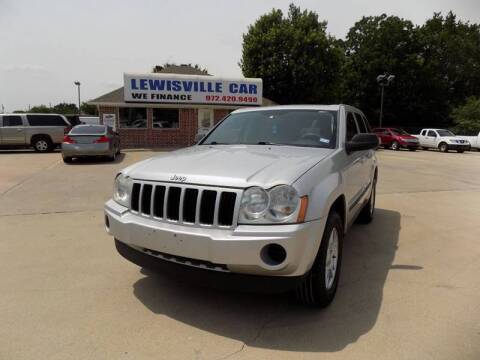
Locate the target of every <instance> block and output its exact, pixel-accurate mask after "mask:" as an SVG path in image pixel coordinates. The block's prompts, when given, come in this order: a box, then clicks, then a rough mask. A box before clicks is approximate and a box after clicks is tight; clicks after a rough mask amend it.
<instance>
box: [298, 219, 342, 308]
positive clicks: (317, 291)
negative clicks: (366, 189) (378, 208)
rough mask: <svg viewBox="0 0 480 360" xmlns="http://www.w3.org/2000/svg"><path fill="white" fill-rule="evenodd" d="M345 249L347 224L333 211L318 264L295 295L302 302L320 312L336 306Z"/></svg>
mask: <svg viewBox="0 0 480 360" xmlns="http://www.w3.org/2000/svg"><path fill="white" fill-rule="evenodd" d="M335 244H336V246H335ZM342 247H343V222H342V219H341V218H340V216H339V215H338V214H337V213H336V212H335V211H331V212H330V214H329V215H328V219H327V223H326V225H325V230H324V232H323V236H322V242H321V243H320V249H319V250H318V254H317V257H316V259H315V262H314V263H313V265H312V268H311V269H310V271H309V272H308V273H307V275H306V276H305V278H304V279H303V281H302V283H300V284H299V285H298V287H297V289H296V291H295V295H296V298H297V301H298V302H300V303H302V304H305V305H310V306H315V307H319V308H324V307H327V306H328V305H329V304H330V303H331V302H332V300H333V298H334V297H335V293H336V292H337V285H338V280H339V278H340V268H341V265H342ZM332 271H333V276H332Z"/></svg>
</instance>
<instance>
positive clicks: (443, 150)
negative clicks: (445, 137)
mask: <svg viewBox="0 0 480 360" xmlns="http://www.w3.org/2000/svg"><path fill="white" fill-rule="evenodd" d="M438 149H439V150H440V151H441V152H448V145H447V144H445V143H441V144H440V145H439V146H438Z"/></svg>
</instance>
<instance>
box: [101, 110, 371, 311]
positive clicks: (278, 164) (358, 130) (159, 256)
mask: <svg viewBox="0 0 480 360" xmlns="http://www.w3.org/2000/svg"><path fill="white" fill-rule="evenodd" d="M377 146H378V138H377V136H376V135H374V134H371V133H370V127H369V125H368V122H367V120H366V118H365V116H364V115H363V113H362V112H361V111H360V110H358V109H356V108H354V107H351V106H348V105H325V106H321V105H318V106H317V105H310V106H307V105H298V106H278V107H265V108H254V109H243V110H236V111H234V112H232V113H231V114H230V115H228V116H227V117H226V118H225V119H224V120H223V121H221V122H220V123H219V124H218V125H217V126H216V127H215V128H214V129H213V130H212V131H211V132H210V133H209V134H208V135H206V137H205V138H204V139H203V140H202V141H201V142H200V143H198V144H197V145H195V146H192V147H190V148H186V149H182V150H178V151H174V152H171V153H168V154H162V155H160V156H156V157H153V158H151V159H148V160H144V161H142V162H139V163H137V164H133V165H131V166H130V167H128V168H126V169H124V170H122V171H121V172H120V173H119V174H117V177H116V179H115V190H114V195H113V199H112V200H109V201H108V202H107V203H106V204H105V225H106V229H107V232H108V233H109V234H110V235H112V236H113V237H114V239H115V245H116V247H117V250H118V251H119V253H120V254H121V255H122V256H124V257H125V258H127V259H128V260H130V261H132V262H134V263H135V264H137V265H140V266H142V267H146V268H150V269H153V270H159V271H162V272H164V273H166V274H168V275H170V276H172V277H175V278H176V279H179V278H180V277H183V275H186V278H185V279H187V278H188V279H190V280H194V281H195V283H197V284H201V283H205V282H206V283H210V284H212V285H213V286H217V285H219V284H220V283H223V284H222V286H226V287H230V288H234V289H238V288H240V287H244V286H245V287H246V288H247V290H254V291H256V290H258V291H280V292H282V291H289V290H295V291H296V294H297V297H298V299H299V300H300V301H302V302H304V303H306V304H311V305H316V306H320V307H323V306H327V305H328V304H329V303H330V302H331V301H332V299H333V297H334V295H335V291H336V289H337V285H338V279H339V276H340V267H341V262H342V243H343V237H344V234H345V233H346V231H347V229H348V228H349V227H350V226H351V225H352V223H353V222H354V221H355V220H356V219H358V220H359V221H360V222H363V223H368V222H370V221H371V220H372V218H373V214H374V208H375V186H376V183H377V160H376V158H375V149H376V147H377ZM242 283H243V284H242Z"/></svg>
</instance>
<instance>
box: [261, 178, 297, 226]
mask: <svg viewBox="0 0 480 360" xmlns="http://www.w3.org/2000/svg"><path fill="white" fill-rule="evenodd" d="M299 202H300V198H299V197H298V194H297V191H296V190H295V189H294V188H293V187H292V186H289V185H280V186H276V187H274V188H273V189H272V190H270V208H269V211H268V213H269V215H270V217H272V219H274V220H277V221H282V220H285V219H286V218H288V217H289V216H290V215H292V214H293V213H294V212H295V211H296V210H297V208H298V204H299Z"/></svg>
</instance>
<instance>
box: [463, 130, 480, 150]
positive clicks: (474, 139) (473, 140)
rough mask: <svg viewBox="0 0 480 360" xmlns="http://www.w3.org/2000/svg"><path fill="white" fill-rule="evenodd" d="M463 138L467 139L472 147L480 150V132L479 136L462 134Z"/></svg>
mask: <svg viewBox="0 0 480 360" xmlns="http://www.w3.org/2000/svg"><path fill="white" fill-rule="evenodd" d="M460 136H461V137H462V138H463V139H465V140H467V141H468V142H469V143H470V147H471V148H472V149H476V150H477V151H480V133H478V135H477V136H463V135H460Z"/></svg>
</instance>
